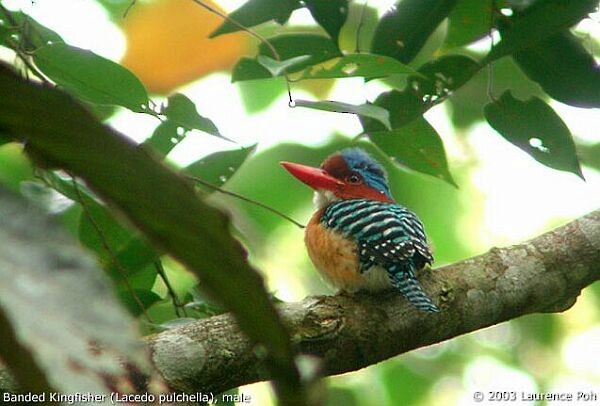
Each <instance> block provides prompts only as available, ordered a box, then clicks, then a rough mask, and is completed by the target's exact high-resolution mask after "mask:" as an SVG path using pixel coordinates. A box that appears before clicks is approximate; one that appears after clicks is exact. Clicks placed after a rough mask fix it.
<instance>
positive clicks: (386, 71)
mask: <svg viewBox="0 0 600 406" xmlns="http://www.w3.org/2000/svg"><path fill="white" fill-rule="evenodd" d="M397 74H417V72H416V71H415V70H414V69H413V68H411V67H409V66H407V65H404V64H403V63H400V62H398V61H397V60H396V59H394V58H390V57H387V56H383V55H375V54H350V55H345V56H341V57H337V58H333V59H330V60H328V61H325V62H323V63H320V64H318V65H314V66H311V67H309V68H306V69H305V70H304V71H302V72H301V76H300V79H331V78H349V77H355V76H360V77H364V78H365V79H376V78H383V77H386V76H390V75H397Z"/></svg>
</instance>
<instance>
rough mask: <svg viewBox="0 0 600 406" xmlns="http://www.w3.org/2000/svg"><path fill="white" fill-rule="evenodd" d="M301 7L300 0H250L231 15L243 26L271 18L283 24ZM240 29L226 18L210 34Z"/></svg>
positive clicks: (215, 35)
mask: <svg viewBox="0 0 600 406" xmlns="http://www.w3.org/2000/svg"><path fill="white" fill-rule="evenodd" d="M300 7H301V5H300V2H299V1H298V0H248V1H246V2H245V3H244V4H243V5H242V6H241V7H240V8H238V9H237V10H235V11H233V12H232V13H230V14H229V17H230V18H231V19H232V20H234V21H235V22H237V23H238V24H240V25H241V26H243V27H254V26H255V25H258V24H262V23H265V22H267V21H271V20H275V21H277V22H278V23H280V24H283V23H285V22H286V21H287V20H288V19H289V18H290V15H291V14H292V12H293V11H294V10H296V9H297V8H300ZM240 30H241V28H240V27H239V26H238V25H237V24H234V23H232V22H231V20H225V22H223V24H221V25H220V26H219V27H218V28H217V29H216V30H215V31H213V32H212V33H211V34H210V38H214V37H217V36H219V35H223V34H228V33H230V32H236V31H240Z"/></svg>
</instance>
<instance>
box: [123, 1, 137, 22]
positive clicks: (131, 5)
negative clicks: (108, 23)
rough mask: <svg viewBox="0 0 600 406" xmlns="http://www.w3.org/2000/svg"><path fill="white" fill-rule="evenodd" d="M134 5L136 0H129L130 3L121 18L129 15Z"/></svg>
mask: <svg viewBox="0 0 600 406" xmlns="http://www.w3.org/2000/svg"><path fill="white" fill-rule="evenodd" d="M135 3H137V0H131V3H129V5H128V6H127V8H126V9H125V12H124V13H123V18H126V17H127V14H129V10H131V9H132V8H133V6H135Z"/></svg>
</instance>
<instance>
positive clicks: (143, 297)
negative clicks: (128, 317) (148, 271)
mask: <svg viewBox="0 0 600 406" xmlns="http://www.w3.org/2000/svg"><path fill="white" fill-rule="evenodd" d="M133 292H134V293H135V295H136V296H137V298H138V300H139V301H140V302H142V305H143V306H144V309H148V308H149V307H150V306H152V305H153V304H154V303H156V302H160V301H161V300H162V298H161V297H160V296H159V295H157V294H156V293H155V292H153V291H151V290H149V289H134V290H133ZM117 294H118V295H119V299H120V300H121V303H123V305H124V306H125V307H127V309H128V310H129V312H130V313H131V314H132V315H133V316H136V317H137V316H139V315H141V314H142V313H143V312H144V309H142V308H140V304H139V303H138V301H137V300H136V299H135V298H134V297H133V295H132V294H131V292H130V291H129V289H127V288H126V287H120V288H119V289H117Z"/></svg>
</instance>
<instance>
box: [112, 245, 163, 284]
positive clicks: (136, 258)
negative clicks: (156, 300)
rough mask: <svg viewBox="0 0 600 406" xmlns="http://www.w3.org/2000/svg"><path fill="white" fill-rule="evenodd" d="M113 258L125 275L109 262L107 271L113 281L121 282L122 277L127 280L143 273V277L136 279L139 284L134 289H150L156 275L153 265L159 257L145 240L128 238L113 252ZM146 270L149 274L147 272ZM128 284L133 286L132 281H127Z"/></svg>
mask: <svg viewBox="0 0 600 406" xmlns="http://www.w3.org/2000/svg"><path fill="white" fill-rule="evenodd" d="M115 257H116V259H117V261H118V264H119V266H120V268H121V269H123V270H125V271H126V272H127V273H126V275H123V274H122V272H121V269H119V268H118V266H117V264H115V263H114V262H112V261H111V263H110V265H109V268H108V271H109V274H110V275H111V277H112V278H113V279H114V280H117V281H118V280H122V279H123V277H124V276H127V277H128V280H129V279H130V278H129V277H130V276H133V275H136V274H138V273H143V274H144V275H143V277H142V278H138V279H136V281H140V282H141V284H140V285H139V286H137V285H136V286H134V287H136V288H142V287H143V288H146V289H150V288H152V285H153V284H154V280H155V279H156V275H157V272H156V268H155V267H154V266H153V264H154V262H155V261H157V260H158V258H159V257H160V255H159V253H158V252H157V251H156V249H155V248H154V247H153V246H152V245H151V244H150V243H149V242H148V241H146V239H145V238H143V237H140V236H134V237H132V238H130V239H129V240H128V241H127V242H126V243H124V244H122V245H121V247H120V248H119V249H118V250H116V251H115ZM147 270H148V271H149V272H147ZM142 271H143V272H142ZM129 282H130V283H131V284H132V285H133V281H132V280H129ZM148 282H150V283H148Z"/></svg>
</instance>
